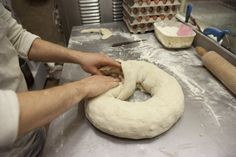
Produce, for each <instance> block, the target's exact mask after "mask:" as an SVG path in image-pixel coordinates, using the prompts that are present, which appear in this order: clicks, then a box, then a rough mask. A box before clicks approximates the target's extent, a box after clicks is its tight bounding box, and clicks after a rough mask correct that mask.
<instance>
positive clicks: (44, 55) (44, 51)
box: [28, 39, 83, 63]
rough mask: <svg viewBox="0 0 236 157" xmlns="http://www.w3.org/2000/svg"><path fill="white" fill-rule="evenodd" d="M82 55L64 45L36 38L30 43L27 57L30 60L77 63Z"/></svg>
mask: <svg viewBox="0 0 236 157" xmlns="http://www.w3.org/2000/svg"><path fill="white" fill-rule="evenodd" d="M81 55H83V53H82V52H80V51H74V50H72V49H68V48H66V47H63V46H60V45H57V44H54V43H51V42H47V41H45V40H42V39H36V40H34V42H33V43H32V46H31V48H30V51H29V54H28V57H29V59H30V60H34V61H42V62H57V63H66V62H69V63H78V61H79V58H81Z"/></svg>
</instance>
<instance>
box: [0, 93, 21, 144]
mask: <svg viewBox="0 0 236 157" xmlns="http://www.w3.org/2000/svg"><path fill="white" fill-rule="evenodd" d="M18 125H19V102H18V99H17V95H16V93H15V92H13V91H10V90H6V91H4V90H0V148H1V147H5V146H9V145H11V144H12V143H13V142H14V141H15V140H16V138H17V134H18Z"/></svg>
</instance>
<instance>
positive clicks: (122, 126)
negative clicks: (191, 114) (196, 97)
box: [85, 61, 184, 139]
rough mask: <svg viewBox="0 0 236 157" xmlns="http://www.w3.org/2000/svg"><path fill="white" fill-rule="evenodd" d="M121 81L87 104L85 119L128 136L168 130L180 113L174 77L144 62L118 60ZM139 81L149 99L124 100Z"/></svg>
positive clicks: (181, 100) (181, 99) (179, 93)
mask: <svg viewBox="0 0 236 157" xmlns="http://www.w3.org/2000/svg"><path fill="white" fill-rule="evenodd" d="M121 65H122V70H123V74H124V81H123V83H122V84H120V86H118V87H116V88H113V89H111V90H109V91H108V92H106V93H105V94H102V95H100V96H98V97H96V98H94V99H91V100H90V101H89V102H88V104H87V105H86V108H85V109H86V116H87V118H88V120H89V121H90V122H91V123H92V124H93V125H94V126H95V127H96V128H98V129H99V130H101V131H103V132H106V133H108V134H111V135H114V136H118V137H123V138H130V139H143V138H152V137H155V136H157V135H159V134H161V133H163V132H165V131H167V130H168V129H169V128H170V127H171V126H172V125H173V124H174V123H175V122H176V121H177V120H178V119H179V118H180V117H181V116H182V114H183V111H184V95H183V91H182V89H181V87H180V85H179V83H178V82H177V81H176V79H175V78H174V77H172V76H170V75H169V74H167V73H166V72H164V71H163V70H161V69H159V68H158V67H157V66H155V65H153V64H151V63H147V62H144V61H123V62H122V63H121ZM137 83H140V84H141V86H142V87H143V88H144V90H145V91H146V92H148V93H150V94H151V95H152V98H150V99H148V100H146V101H144V102H127V101H125V100H126V99H127V98H128V97H130V96H131V95H132V94H133V93H134V91H135V89H136V84H137Z"/></svg>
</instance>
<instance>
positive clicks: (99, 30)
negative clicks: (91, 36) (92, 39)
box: [80, 28, 112, 40]
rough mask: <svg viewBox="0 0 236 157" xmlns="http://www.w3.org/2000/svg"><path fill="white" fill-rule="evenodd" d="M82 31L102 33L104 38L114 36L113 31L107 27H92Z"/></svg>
mask: <svg viewBox="0 0 236 157" xmlns="http://www.w3.org/2000/svg"><path fill="white" fill-rule="evenodd" d="M80 33H101V34H102V39H104V40H105V39H108V38H110V37H111V36H112V32H111V31H110V30H109V29H107V28H91V29H84V30H82V31H80Z"/></svg>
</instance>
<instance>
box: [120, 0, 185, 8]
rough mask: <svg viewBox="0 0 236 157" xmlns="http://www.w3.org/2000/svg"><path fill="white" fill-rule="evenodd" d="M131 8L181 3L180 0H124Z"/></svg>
mask: <svg viewBox="0 0 236 157" xmlns="http://www.w3.org/2000/svg"><path fill="white" fill-rule="evenodd" d="M123 2H124V3H125V4H126V5H128V6H129V7H130V8H142V7H150V6H152V7H156V6H166V5H168V6H170V5H180V2H179V0H123Z"/></svg>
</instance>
